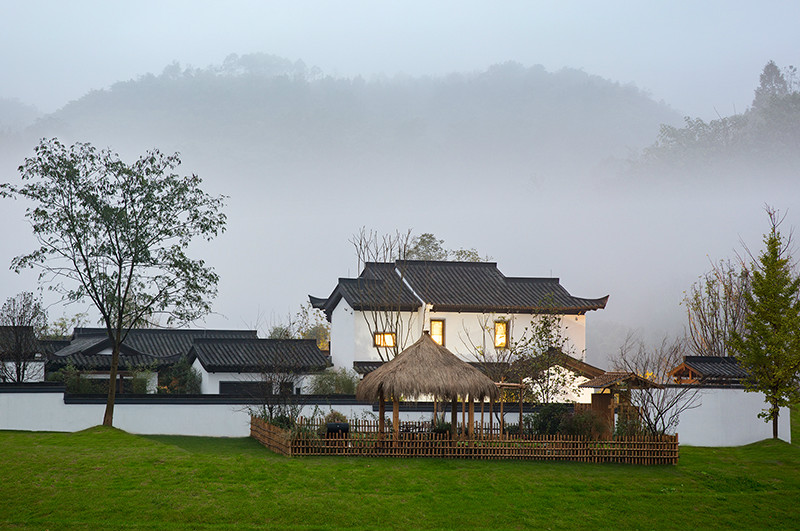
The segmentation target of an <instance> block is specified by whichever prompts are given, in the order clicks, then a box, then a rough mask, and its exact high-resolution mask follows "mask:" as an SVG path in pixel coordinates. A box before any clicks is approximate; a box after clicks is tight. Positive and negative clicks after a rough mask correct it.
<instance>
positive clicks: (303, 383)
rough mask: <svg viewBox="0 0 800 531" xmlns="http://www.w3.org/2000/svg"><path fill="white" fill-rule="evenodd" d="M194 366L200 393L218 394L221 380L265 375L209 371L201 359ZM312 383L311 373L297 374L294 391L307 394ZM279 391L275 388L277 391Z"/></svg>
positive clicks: (247, 379)
mask: <svg viewBox="0 0 800 531" xmlns="http://www.w3.org/2000/svg"><path fill="white" fill-rule="evenodd" d="M192 367H193V368H194V369H196V370H197V371H198V372H199V373H200V393H201V394H204V395H218V394H219V384H220V382H259V381H262V380H263V377H264V375H262V374H261V373H258V372H208V371H207V370H205V368H204V367H203V364H202V363H200V360H199V359H195V360H194V362H192ZM351 367H352V364H351ZM310 385H311V376H310V375H297V376H296V378H295V381H294V386H293V389H292V392H293V393H294V392H295V390H296V388H298V387H299V388H300V389H301V390H300V392H301V393H302V394H306V393H308V392H309V386H310ZM277 391H278V390H275V392H277Z"/></svg>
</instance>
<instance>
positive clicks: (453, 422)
mask: <svg viewBox="0 0 800 531" xmlns="http://www.w3.org/2000/svg"><path fill="white" fill-rule="evenodd" d="M457 424H458V398H455V397H453V403H452V405H451V407H450V436H451V437H452V438H453V439H455V438H456V434H457V433H458V425H457Z"/></svg>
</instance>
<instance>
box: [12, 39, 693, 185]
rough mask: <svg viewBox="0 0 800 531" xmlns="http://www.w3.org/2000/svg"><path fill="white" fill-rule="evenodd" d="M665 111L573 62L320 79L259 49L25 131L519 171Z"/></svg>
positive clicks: (118, 143) (588, 147)
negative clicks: (550, 67) (552, 68)
mask: <svg viewBox="0 0 800 531" xmlns="http://www.w3.org/2000/svg"><path fill="white" fill-rule="evenodd" d="M662 123H669V124H676V125H677V124H678V123H680V117H679V115H678V114H677V113H676V112H674V111H673V110H671V109H670V108H669V107H668V106H667V105H665V104H663V103H657V102H655V101H653V100H652V99H651V98H650V97H649V96H648V95H647V94H646V93H644V92H643V91H641V90H639V89H637V88H635V87H633V86H625V85H620V84H619V83H615V82H612V81H609V80H606V79H603V78H600V77H597V76H593V75H589V74H587V73H585V72H582V71H579V70H573V69H564V70H560V71H557V72H547V71H546V70H545V69H544V68H543V67H542V66H533V67H524V66H522V65H519V64H516V63H505V64H500V65H495V66H492V67H490V68H488V69H487V70H486V71H483V72H476V73H465V74H451V75H446V76H442V77H400V76H398V77H392V78H376V79H370V80H365V79H361V78H354V79H345V78H337V77H332V76H327V75H324V74H323V73H322V72H320V71H319V70H318V69H312V68H307V67H306V66H305V65H303V64H302V63H300V62H297V63H293V62H291V61H288V60H284V59H280V58H277V57H274V56H270V55H264V54H255V55H246V56H241V57H239V56H235V55H234V56H230V57H228V59H226V61H225V62H224V63H223V64H222V65H219V66H213V67H209V68H205V69H192V68H183V67H181V66H180V65H178V64H172V65H170V66H169V67H167V68H166V69H165V70H164V71H163V73H161V74H160V75H145V76H142V77H140V78H138V79H136V80H131V81H126V82H120V83H116V84H114V85H113V86H112V87H111V88H110V89H107V90H98V91H93V92H91V93H89V94H87V95H86V96H84V97H83V98H81V99H79V100H77V101H74V102H71V103H69V104H68V105H66V106H65V107H64V108H62V109H61V110H59V111H58V112H55V113H54V114H52V115H50V116H48V117H46V118H45V119H44V120H41V121H39V122H38V123H37V125H36V126H34V127H33V128H31V129H29V130H28V132H27V134H25V135H23V136H25V137H26V141H27V142H28V143H29V144H30V146H29V149H30V147H32V146H33V145H34V143H35V141H36V139H38V138H39V137H45V136H47V137H50V136H59V137H61V138H63V139H64V140H65V141H66V142H73V141H91V142H93V143H97V144H99V145H106V146H112V147H114V148H115V149H118V150H121V151H122V150H125V149H130V150H131V151H132V154H138V153H139V152H141V151H142V150H143V149H144V148H147V147H153V146H158V147H161V148H162V149H165V150H180V151H181V152H183V153H184V155H192V156H195V155H196V156H198V157H202V158H203V159H205V160H204V162H205V163H210V162H213V161H217V162H219V163H220V164H222V163H223V161H227V162H225V164H233V165H234V166H236V167H241V165H242V164H244V165H246V166H248V165H249V166H251V167H252V166H257V167H259V168H260V169H261V170H264V169H267V170H270V169H271V170H281V171H284V170H287V169H289V168H291V170H292V171H301V172H304V171H316V170H317V169H318V168H320V166H322V167H328V168H330V167H342V166H351V167H353V166H356V165H358V166H359V168H358V169H356V168H353V169H354V171H356V172H357V171H359V169H367V171H369V172H370V173H371V174H372V175H374V172H375V171H378V170H380V169H381V168H384V169H385V168H405V169H406V170H407V171H408V173H417V172H418V171H419V170H420V169H422V168H424V169H425V172H426V173H427V172H428V171H433V172H435V173H437V174H438V175H440V176H442V177H443V178H447V174H453V175H454V178H455V175H457V174H458V173H460V172H464V171H468V172H470V173H471V172H478V171H480V172H484V174H492V175H497V174H503V175H505V176H510V177H512V178H513V176H515V175H516V176H519V177H521V178H526V179H528V178H531V176H540V177H542V178H548V177H553V178H559V177H562V176H564V175H574V174H582V175H591V174H592V173H594V172H595V171H596V167H597V165H598V163H599V162H601V161H603V160H604V159H607V158H609V157H623V158H624V157H625V156H627V155H628V154H630V153H631V152H632V151H633V150H636V149H640V148H642V147H644V146H646V145H648V144H650V143H652V141H653V139H654V138H655V136H656V134H657V133H658V130H659V125H660V124H662Z"/></svg>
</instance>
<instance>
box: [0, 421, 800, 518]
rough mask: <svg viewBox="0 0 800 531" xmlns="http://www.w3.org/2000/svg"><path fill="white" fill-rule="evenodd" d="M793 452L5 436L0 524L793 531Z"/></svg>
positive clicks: (799, 462)
mask: <svg viewBox="0 0 800 531" xmlns="http://www.w3.org/2000/svg"><path fill="white" fill-rule="evenodd" d="M792 424H793V428H794V429H793V431H794V433H793V435H794V437H793V440H794V441H795V443H794V444H791V445H790V444H786V443H784V442H773V441H764V442H760V443H757V444H754V445H750V446H745V447H740V448H691V447H685V446H683V447H681V459H680V464H678V465H677V466H657V467H644V466H631V465H594V464H581V463H544V462H514V461H504V462H470V461H445V460H436V459H417V460H401V459H366V458H364V459H349V458H335V457H317V458H294V459H287V458H284V457H279V456H277V455H275V454H272V453H271V452H269V451H267V450H265V449H264V448H262V447H261V446H259V445H258V444H257V443H256V442H254V441H252V440H250V439H211V438H195V437H170V436H150V437H143V436H136V435H130V434H127V433H124V432H120V431H117V430H113V429H104V428H99V427H98V428H92V429H90V430H87V431H84V432H80V433H73V434H62V433H58V434H57V433H28V432H0V528H1V529H50V530H57V529H87V530H89V529H90V530H96V529H159V530H161V529H529V528H538V529H572V530H579V529H681V530H685V529H712V528H713V529H781V530H785V529H797V528H798V527H800V444H798V443H800V433H799V432H800V430H798V429H797V426H800V415H798V412H797V411H795V412H793V422H792Z"/></svg>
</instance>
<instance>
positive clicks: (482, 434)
mask: <svg viewBox="0 0 800 531" xmlns="http://www.w3.org/2000/svg"><path fill="white" fill-rule="evenodd" d="M485 403H486V399H485V398H484V399H483V400H481V439H483V436H484V435H485V433H484V431H483V406H484V404H485Z"/></svg>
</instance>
